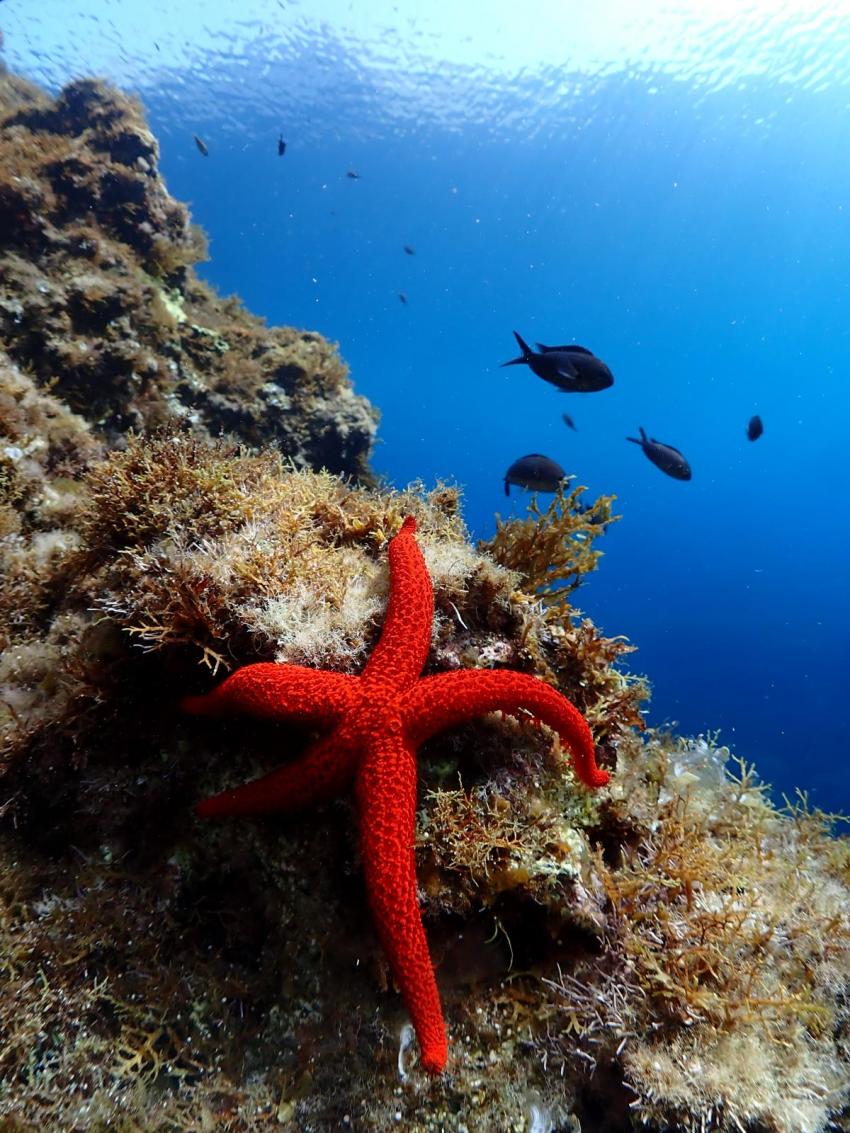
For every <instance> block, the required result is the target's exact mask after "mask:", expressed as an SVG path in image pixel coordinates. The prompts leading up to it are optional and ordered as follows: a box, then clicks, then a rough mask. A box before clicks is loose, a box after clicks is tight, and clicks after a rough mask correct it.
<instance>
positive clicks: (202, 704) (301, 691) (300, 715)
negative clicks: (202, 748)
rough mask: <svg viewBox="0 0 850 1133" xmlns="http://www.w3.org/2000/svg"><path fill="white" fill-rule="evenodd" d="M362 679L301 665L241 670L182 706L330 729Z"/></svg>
mask: <svg viewBox="0 0 850 1133" xmlns="http://www.w3.org/2000/svg"><path fill="white" fill-rule="evenodd" d="M359 687H360V678H359V677H352V676H347V675H346V674H345V673H330V672H326V671H324V670H322V669H307V668H304V667H303V666H301V665H276V664H273V663H271V662H261V663H259V664H257V665H243V667H242V668H241V669H237V670H236V672H235V673H232V674H231V675H230V676H229V677H227V679H226V680H223V681H222V682H221V684H220V685H217V686H216V688H214V689H213V690H212V691H211V692H208V693H205V694H204V695H203V696H186V697H184V698H183V699H182V700H181V701H180V707H181V708H182V709H183V711H184V712H190V713H192V714H193V715H195V716H219V715H224V714H225V713H227V712H244V713H246V714H247V715H251V716H260V717H262V718H263V719H265V720H292V721H296V722H301V723H304V724H313V725H315V726H317V727H325V728H330V727H334V726H335V725H336V724H337V723H338V722H339V721H340V719H341V718H342V716H343V714H344V713H345V712H347V711H348V710H349V709H350V708H351V707H352V706H353V705H354V703H355V702H356V700H357V699H358V693H359Z"/></svg>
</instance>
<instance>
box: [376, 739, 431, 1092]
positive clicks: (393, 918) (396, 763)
mask: <svg viewBox="0 0 850 1133" xmlns="http://www.w3.org/2000/svg"><path fill="white" fill-rule="evenodd" d="M357 798H358V805H359V812H360V846H361V853H362V857H363V872H364V874H365V878H366V890H367V893H368V895H369V903H370V905H371V908H372V915H373V917H374V919H375V925H376V927H377V929H378V936H379V937H380V940H381V943H382V945H383V948H384V951H385V953H386V955H387V959H388V960H389V964H390V969H391V971H392V974H393V977H394V979H395V981H396V983H397V984H398V987H399V990H400V991H401V995H402V998H403V999H404V1002H405V1005H406V1007H407V1010H408V1011H409V1012H410V1018H411V1021H412V1023H413V1027H414V1030H415V1031H416V1037H417V1038H418V1040H419V1048H420V1058H421V1061H422V1066H423V1068H424V1069H425V1070H427V1071H428V1073H430V1074H438V1073H439V1072H440V1071H441V1070H442V1069H443V1067H444V1066H445V1064H446V1058H447V1055H448V1043H447V1039H446V1027H445V1023H444V1022H443V1012H442V1008H441V1007H440V993H439V991H438V990H437V981H436V979H435V978H434V967H433V964H432V963H431V957H430V955H429V952H428V942H427V940H426V939H425V930H424V928H423V927H422V917H421V915H420V913H419V904H418V901H417V898H416V863H415V858H414V853H413V843H414V836H415V827H416V755H415V752H414V750H413V748H411V747H409V746H408V745H406V744H405V743H404V742H403V740H402V738H401V730H400V728H399V729H396V734H386V733H385V734H383V735H381V736H379V737H376V738H375V740H374V742H372V743H370V744H369V747H368V750H367V753H366V755H365V757H364V759H363V762H362V763H361V765H360V770H359V772H358V775H357Z"/></svg>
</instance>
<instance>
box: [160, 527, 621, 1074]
mask: <svg viewBox="0 0 850 1133" xmlns="http://www.w3.org/2000/svg"><path fill="white" fill-rule="evenodd" d="M415 531H416V521H415V520H414V519H413V518H412V517H408V518H407V519H406V520H405V521H404V524H403V525H402V528H401V531H400V532H399V533H398V534H397V535H396V536H395V538H393V539H392V540H391V541H390V546H389V560H390V595H389V603H388V606H387V614H386V618H385V620H384V626H383V630H382V632H381V637H380V640H379V641H378V643H377V645H376V646H375V648H374V650H373V651H372V654H371V656H370V658H369V660H368V662H367V664H366V666H365V668H364V670H363V672H362V674H361V675H360V676H359V677H355V676H347V675H345V674H342V673H334V672H326V671H324V670H315V669H307V668H303V667H301V666H299V665H277V664H256V665H246V666H244V667H243V668H241V669H238V670H237V671H236V672H235V673H233V674H232V676H230V677H228V678H227V679H226V680H225V681H223V682H222V683H221V684H220V685H219V686H218V687H217V688H215V689H213V691H212V692H210V693H207V694H206V695H205V696H190V697H186V698H185V699H184V700H183V701H182V707H183V708H184V709H185V710H186V711H187V712H191V713H195V714H196V715H209V716H213V715H218V714H220V713H225V712H230V711H238V712H244V713H249V714H252V715H255V716H261V717H264V718H266V719H269V720H294V721H300V722H303V723H306V724H309V725H312V726H314V727H316V728H318V729H320V730H324V731H325V733H326V734H325V735H324V736H323V737H322V738H321V739H319V740H317V741H315V742H314V743H312V744H311V745H310V746H309V747H308V748H307V750H306V752H305V753H304V755H302V756H301V758H300V759H298V760H296V761H295V762H293V763H291V764H287V765H285V766H283V767H280V768H278V769H277V770H275V771H272V772H271V774H269V775H265V776H263V777H262V778H260V779H256V780H254V781H253V782H250V783H246V784H244V785H243V786H240V787H237V788H235V789H233V790H229V791H223V792H222V793H221V794H219V795H215V796H213V797H212V798H209V799H206V800H205V801H204V802H201V803H199V804H198V806H197V807H196V812H197V814H198V815H199V816H201V817H202V818H212V817H222V816H226V815H248V814H271V813H277V812H284V811H293V810H295V809H297V808H299V807H302V806H305V805H307V804H308V803H313V802H316V801H319V800H323V799H328V798H331V797H333V796H334V795H337V794H339V793H340V792H342V791H344V790H345V789H346V788H347V787H348V786H349V785H350V784H351V783H352V782H353V783H354V789H355V795H356V799H357V808H358V813H359V820H360V848H361V854H362V859H363V870H364V874H365V879H366V889H367V893H368V896H369V902H370V905H371V908H372V914H373V917H374V920H375V925H376V926H377V929H378V936H379V937H380V940H381V943H382V945H383V948H384V951H385V952H386V955H387V959H388V960H389V964H390V969H391V971H392V974H393V977H394V978H395V981H396V983H397V985H398V987H399V989H400V991H401V994H402V998H403V999H404V1002H405V1004H406V1006H407V1009H408V1011H409V1012H410V1017H411V1020H412V1022H413V1026H414V1029H415V1031H416V1036H417V1038H418V1040H419V1046H420V1051H421V1061H422V1066H423V1067H424V1068H425V1070H427V1071H428V1072H429V1073H432V1074H437V1073H439V1072H440V1071H441V1070H442V1069H443V1068H444V1066H445V1064H446V1058H447V1055H448V1044H447V1040H446V1028H445V1023H444V1022H443V1013H442V1009H441V1006H440V996H439V992H438V991H437V983H436V980H435V978H434V969H433V965H432V963H431V958H430V955H429V953H428V944H427V941H426V939H425V931H424V929H423V927H422V918H421V916H420V912H419V904H418V901H417V896H416V866H415V860H414V836H415V823H416V749H417V747H418V746H419V745H420V744H421V743H422V742H423V741H424V740H426V739H427V738H428V737H429V736H431V735H433V734H434V733H435V732H439V731H441V730H442V729H443V728H449V727H451V726H453V725H455V724H459V723H461V722H462V721H464V720H467V719H469V718H470V717H472V716H479V715H482V714H483V713H487V712H494V711H502V712H508V713H512V714H516V713H519V712H522V711H523V710H527V711H528V712H530V713H531V714H532V716H533V717H534V719H535V720H537V721H538V722H542V723H544V724H547V725H548V726H549V727H550V728H552V729H553V730H554V731H555V732H556V733H557V735H558V736H559V738H560V740H561V742H562V744H563V745H564V746H565V747H567V748H569V749H570V751H571V752H572V756H573V766H574V769H575V772H576V775H577V776H578V778H579V779H580V780H581V781H582V782H583V783H584V784H586V785H587V786H588V787H601V786H603V785H604V784H605V783H607V782H608V773H607V772H606V771H603V770H601V769H600V768H599V767H597V765H596V757H595V753H594V746H593V738H592V736H591V734H590V729H589V728H588V726H587V723H586V722H585V719H584V717H583V716H582V715H581V713H580V712H579V711H578V710H577V709H576V708H575V707H574V706H573V705H572V704H571V703H570V702H569V701H568V700H567V699H566V698H565V697H563V696H561V694H560V693H559V692H557V691H556V690H555V689H554V688H552V687H551V686H550V685H547V684H546V683H545V682H544V681H542V680H539V679H538V678H537V677H532V676H529V675H528V674H525V673H516V672H511V671H507V670H498V671H496V670H477V669H476V670H466V671H463V672H450V673H440V674H437V675H436V676H431V677H420V673H421V672H422V669H423V667H424V665H425V662H426V660H427V658H428V651H429V649H430V645H431V623H432V620H433V614H434V597H433V591H432V587H431V579H430V577H429V575H428V570H427V568H426V566H425V560H424V559H423V557H422V552H421V551H420V549H419V547H418V545H417V543H416V539H415Z"/></svg>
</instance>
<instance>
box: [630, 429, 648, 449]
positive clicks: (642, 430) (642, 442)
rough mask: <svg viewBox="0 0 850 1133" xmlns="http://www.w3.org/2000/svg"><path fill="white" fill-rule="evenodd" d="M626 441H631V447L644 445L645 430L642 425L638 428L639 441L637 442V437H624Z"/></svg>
mask: <svg viewBox="0 0 850 1133" xmlns="http://www.w3.org/2000/svg"><path fill="white" fill-rule="evenodd" d="M626 440H627V441H631V442H632V444H633V445H643V444H646V429H644V427H643V425H641V426H640V440H638V439H637V437H626Z"/></svg>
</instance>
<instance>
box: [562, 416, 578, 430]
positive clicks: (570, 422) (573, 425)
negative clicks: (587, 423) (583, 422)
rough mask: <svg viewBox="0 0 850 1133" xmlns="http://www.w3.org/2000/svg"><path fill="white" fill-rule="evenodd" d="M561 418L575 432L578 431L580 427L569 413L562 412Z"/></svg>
mask: <svg viewBox="0 0 850 1133" xmlns="http://www.w3.org/2000/svg"><path fill="white" fill-rule="evenodd" d="M561 420H562V421H563V422H564V424H565V425H569V427H570V428H571V429H572V430H573V432H574V433H577V432H578V429H577V428H576V423H575V421H574V420H573V419H572V417H570V415H569V413H562V414H561Z"/></svg>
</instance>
